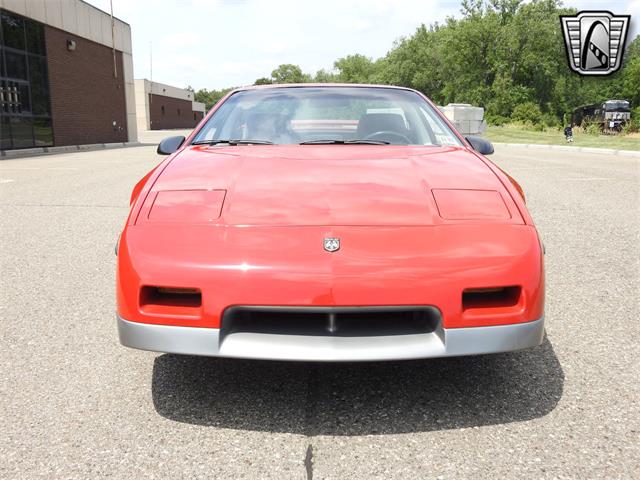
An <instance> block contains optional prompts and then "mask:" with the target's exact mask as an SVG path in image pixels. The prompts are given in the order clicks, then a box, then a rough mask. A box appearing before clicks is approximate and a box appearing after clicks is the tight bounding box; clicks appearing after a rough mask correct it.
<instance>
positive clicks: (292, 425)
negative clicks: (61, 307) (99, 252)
mask: <svg viewBox="0 0 640 480" xmlns="http://www.w3.org/2000/svg"><path fill="white" fill-rule="evenodd" d="M563 385H564V373H563V371H562V367H561V366H560V363H559V361H558V358H557V357H556V355H555V353H554V351H553V347H552V345H551V343H550V342H549V340H548V339H547V338H545V340H544V342H543V343H542V345H540V346H538V347H535V348H533V349H528V350H524V351H520V352H512V353H503V354H496V355H484V356H475V357H460V358H449V359H430V360H419V361H403V362H380V363H290V362H270V361H248V360H234V359H217V358H205V357H188V356H179V355H168V354H167V355H161V356H159V357H157V358H156V359H155V362H154V366H153V381H152V395H153V404H154V406H155V409H156V411H157V412H158V413H159V414H160V415H162V416H163V417H165V418H168V419H170V420H174V421H178V422H185V423H191V424H198V425H208V426H216V427H221V428H231V429H241V430H254V431H272V432H288V433H299V434H306V435H367V434H387V433H408V432H422V431H432V430H446V429H455V428H468V427H475V426H482V425H493V424H502V423H509V422H517V421H523V420H531V419H534V418H538V417H542V416H544V415H546V414H547V413H549V412H551V411H552V410H553V409H554V408H555V406H556V405H557V404H558V401H559V400H560V398H561V397H562V391H563Z"/></svg>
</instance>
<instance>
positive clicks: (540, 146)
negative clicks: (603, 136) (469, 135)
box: [491, 142, 640, 157]
mask: <svg viewBox="0 0 640 480" xmlns="http://www.w3.org/2000/svg"><path fill="white" fill-rule="evenodd" d="M491 143H493V145H498V146H501V147H519V148H532V149H539V150H562V151H565V152H583V153H602V154H606V155H620V156H622V157H640V151H636V150H614V149H611V148H595V147H571V146H569V145H546V144H542V143H499V142H491Z"/></svg>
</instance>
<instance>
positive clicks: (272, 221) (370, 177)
mask: <svg viewBox="0 0 640 480" xmlns="http://www.w3.org/2000/svg"><path fill="white" fill-rule="evenodd" d="M200 189H209V190H211V189H212V190H225V191H226V193H225V194H224V205H223V207H222V209H221V215H220V218H219V219H218V220H217V223H218V224H224V225H255V226H260V225H270V226H277V225H282V226H287V225H297V226H301V225H310V226H311V225H354V226H357V225H367V226H368V225H406V226H411V225H416V226H417V225H422V226H424V225H434V224H440V223H446V219H443V216H442V212H439V210H438V204H437V203H436V198H437V195H435V196H434V190H435V191H436V192H437V191H438V190H443V191H445V192H446V191H449V190H465V191H474V190H476V191H477V190H480V191H490V192H498V193H497V194H496V195H499V197H498V198H500V197H502V201H503V202H504V203H505V205H504V207H505V211H506V213H507V215H506V216H503V218H501V221H503V222H504V221H505V220H507V221H508V220H509V219H515V218H516V217H517V223H522V219H521V217H520V215H519V214H518V213H517V208H516V207H515V205H514V203H513V200H512V199H511V198H510V196H509V194H508V192H507V191H506V189H505V188H504V186H503V185H502V183H501V181H500V179H498V177H497V176H496V175H495V174H494V173H493V172H492V170H491V169H490V168H489V167H488V166H487V165H486V164H485V163H484V162H483V161H482V160H480V159H479V158H478V157H477V156H475V155H474V154H473V153H472V152H470V151H468V150H467V149H465V148H462V147H407V146H398V147H395V146H375V145H374V146H372V145H304V146H300V145H269V146H237V147H211V146H193V147H187V148H186V149H184V150H183V151H181V152H180V153H179V154H177V155H176V157H174V159H173V160H172V161H171V162H170V163H169V165H168V166H167V167H166V168H165V170H164V171H163V172H162V174H161V175H160V177H159V178H158V180H157V181H156V183H155V184H154V186H153V188H152V191H151V194H152V195H153V194H154V192H156V193H157V192H159V191H176V190H200ZM443 198H444V197H443ZM460 198H461V201H462V202H470V203H473V202H474V200H473V197H469V196H466V197H460ZM438 202H440V200H438ZM454 203H455V200H454Z"/></svg>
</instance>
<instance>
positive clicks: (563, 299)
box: [0, 146, 640, 479]
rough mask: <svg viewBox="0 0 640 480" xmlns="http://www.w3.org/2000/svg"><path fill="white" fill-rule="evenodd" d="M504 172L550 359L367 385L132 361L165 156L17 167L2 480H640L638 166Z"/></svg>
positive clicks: (250, 365)
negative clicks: (140, 243)
mask: <svg viewBox="0 0 640 480" xmlns="http://www.w3.org/2000/svg"><path fill="white" fill-rule="evenodd" d="M338 148H339V147H338ZM496 150H497V151H496V154H495V155H494V156H493V159H494V160H495V161H496V162H497V163H498V164H499V165H500V166H501V167H502V168H504V169H505V170H507V171H508V172H509V173H510V174H511V175H512V176H514V177H516V178H517V179H519V180H520V182H521V184H522V186H523V187H524V189H525V191H526V194H527V200H528V204H529V207H530V210H531V212H532V214H533V216H534V218H535V220H536V222H537V225H538V227H539V230H540V231H541V234H542V236H543V239H544V243H545V245H546V252H547V253H546V268H547V307H546V315H547V317H546V318H547V336H546V339H545V341H544V343H543V345H541V346H540V347H538V348H534V349H531V350H527V351H523V352H517V353H509V354H499V355H492V356H484V357H468V358H457V359H438V360H424V361H410V362H392V363H366V364H306V363H282V362H259V361H239V360H225V359H210V358H196V357H181V356H175V355H162V354H154V353H150V352H141V351H135V350H130V349H126V348H124V347H121V346H120V345H119V342H118V338H117V332H116V324H115V314H114V309H115V305H114V268H115V257H114V245H115V242H116V238H117V236H118V233H119V231H120V229H121V227H122V225H123V223H124V220H125V218H126V215H127V212H128V202H129V194H130V191H131V188H132V187H133V185H134V184H135V183H136V181H137V179H138V178H140V177H142V176H143V175H144V174H145V173H146V172H147V171H148V170H150V169H151V168H152V167H153V166H154V165H155V164H156V163H157V162H158V161H159V157H157V156H156V155H155V148H154V147H149V146H144V147H135V148H122V149H115V150H103V151H96V152H78V153H72V154H65V155H50V156H41V157H33V158H23V159H16V160H3V161H0V325H1V326H2V334H1V335H0V372H1V378H0V413H1V416H2V417H1V422H0V459H1V460H0V478H7V479H35V478H48V479H52V478H53V479H64V478H74V479H75V478H82V479H84V478H102V477H110V478H136V479H138V478H154V479H160V478H171V479H179V478H202V479H205V478H207V479H211V478H216V479H226V478H234V479H235V478H261V479H268V478H274V479H288V478H293V479H309V478H313V479H350V478H358V479H370V478H385V479H386V478H402V479H413V478H438V479H462V478H474V479H476V478H480V479H483V478H486V479H496V478H549V479H552V478H580V479H584V478H624V479H626V478H629V479H631V478H640V433H639V432H640V407H639V402H638V399H639V398H640V381H639V379H638V372H640V360H639V359H640V348H639V347H638V344H639V341H640V305H639V299H640V264H639V261H640V260H639V258H640V246H639V245H640V163H639V159H638V158H632V157H624V156H614V155H608V154H601V153H574V152H569V151H553V150H544V151H539V150H535V149H527V148H515V147H508V148H507V147H501V146H498V147H497V148H496Z"/></svg>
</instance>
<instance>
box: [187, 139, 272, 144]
mask: <svg viewBox="0 0 640 480" xmlns="http://www.w3.org/2000/svg"><path fill="white" fill-rule="evenodd" d="M222 143H226V144H227V145H273V142H269V141H268V140H244V139H236V140H196V141H195V142H191V145H219V144H222Z"/></svg>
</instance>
